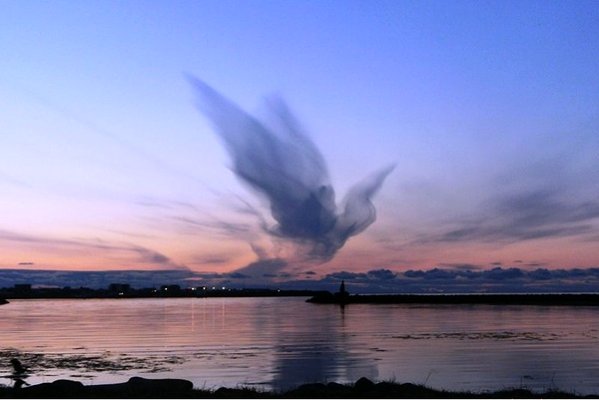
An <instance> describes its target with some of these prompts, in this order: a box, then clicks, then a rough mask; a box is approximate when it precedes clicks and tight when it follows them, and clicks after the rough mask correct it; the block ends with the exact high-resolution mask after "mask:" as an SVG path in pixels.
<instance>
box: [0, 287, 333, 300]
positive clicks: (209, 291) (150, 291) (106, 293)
mask: <svg viewBox="0 0 599 400" xmlns="http://www.w3.org/2000/svg"><path fill="white" fill-rule="evenodd" d="M23 286H24V287H23ZM324 293H327V292H323V291H317V290H282V289H281V290H279V289H233V288H220V287H219V288H216V287H204V288H202V287H200V288H185V289H183V288H180V287H179V286H178V285H164V286H162V287H160V288H144V289H134V288H131V287H129V286H128V285H118V286H115V287H113V288H108V289H90V288H31V287H30V286H29V285H21V286H19V285H17V286H15V287H13V288H1V289H0V304H3V303H2V300H3V299H142V298H143V299H145V298H213V297H310V296H317V295H322V294H324ZM5 301H6V300H5Z"/></svg>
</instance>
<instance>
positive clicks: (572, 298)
mask: <svg viewBox="0 0 599 400" xmlns="http://www.w3.org/2000/svg"><path fill="white" fill-rule="evenodd" d="M306 301H307V302H308V303H314V304H337V305H342V306H343V305H348V304H440V305H442V304H448V305H451V304H486V305H535V306H599V294H596V293H593V294H590V293H559V294H556V293H527V294H517V293H514V294H507V293H506V294H390V295H385V294H382V295H360V294H353V295H349V294H347V292H345V293H341V292H338V293H335V294H332V293H328V292H327V293H322V294H320V293H319V294H316V295H315V296H313V297H311V298H309V299H308V300H306Z"/></svg>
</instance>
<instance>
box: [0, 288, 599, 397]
mask: <svg viewBox="0 0 599 400" xmlns="http://www.w3.org/2000/svg"><path fill="white" fill-rule="evenodd" d="M0 311H1V313H2V314H0V315H2V319H1V320H0V359H2V360H4V361H2V362H0V374H1V375H4V378H1V379H0V383H3V384H10V383H11V381H10V379H8V378H6V375H8V374H9V372H10V365H9V362H8V361H9V359H10V358H11V357H17V358H20V359H22V361H24V363H28V364H29V365H30V367H31V369H32V371H31V375H30V377H28V378H27V382H28V383H31V384H33V383H39V382H47V381H53V380H55V379H60V378H66V379H77V380H81V381H82V382H84V383H86V384H91V383H108V382H120V381H124V380H126V379H128V377H130V376H132V375H138V376H144V377H149V378H151V377H177V378H184V379H189V380H191V381H193V382H194V384H195V386H196V387H200V388H216V387H218V386H230V387H231V386H238V385H256V386H258V387H261V388H266V389H271V388H274V389H285V388H289V387H292V386H296V385H298V384H301V383H305V382H325V381H337V382H351V381H355V380H356V379H358V378H359V377H362V376H366V377H368V378H370V379H373V380H395V381H397V382H413V383H426V384H427V385H429V386H432V387H434V388H439V389H449V390H476V391H479V390H496V389H503V388H509V387H521V386H523V387H527V388H530V389H533V390H546V389H549V388H560V389H563V390H575V391H577V392H578V393H583V394H588V393H599V381H597V379H596V377H597V376H599V346H598V345H599V330H598V328H599V308H593V307H567V306H554V307H542V306H488V305H450V306H443V305H425V306H424V305H423V306H419V305H398V304H377V305H372V304H352V305H349V306H346V307H345V308H343V309H342V308H340V307H339V306H336V305H316V304H309V303H305V299H304V298H210V299H107V300H97V299H94V300H13V301H11V303H10V304H7V305H4V306H2V307H0Z"/></svg>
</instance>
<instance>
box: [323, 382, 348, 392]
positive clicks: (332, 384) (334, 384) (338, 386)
mask: <svg viewBox="0 0 599 400" xmlns="http://www.w3.org/2000/svg"><path fill="white" fill-rule="evenodd" d="M327 389H329V390H347V389H348V387H347V386H345V385H342V384H340V383H337V382H329V383H327Z"/></svg>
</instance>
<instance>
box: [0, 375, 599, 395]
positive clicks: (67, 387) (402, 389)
mask: <svg viewBox="0 0 599 400" xmlns="http://www.w3.org/2000/svg"><path fill="white" fill-rule="evenodd" d="M0 398H199V399H201V398H214V399H236V398H244V399H250V398H265V399H268V398H421V399H423V398H425V399H426V398H431V399H432V398H518V399H530V398H599V396H597V395H593V396H576V395H575V394H573V393H566V392H561V391H557V390H555V391H547V392H544V393H535V392H531V391H529V390H526V389H509V390H502V391H496V392H478V393H474V392H448V391H443V390H435V389H431V388H427V387H425V386H422V385H414V384H411V383H403V384H402V383H394V382H379V383H374V382H372V381H370V380H369V379H367V378H360V379H359V380H357V381H356V382H355V383H353V384H348V385H342V384H339V383H334V382H331V383H328V384H323V383H312V384H305V385H302V386H299V387H297V388H295V389H292V390H288V391H286V392H269V391H260V390H255V389H252V388H243V387H239V388H219V389H216V390H200V389H194V388H193V384H192V383H191V382H190V381H187V380H183V379H144V378H138V377H134V378H131V379H129V380H128V381H127V382H124V383H117V384H107V385H88V386H85V385H83V384H82V383H81V382H77V381H72V380H64V379H63V380H57V381H54V382H52V383H43V384H39V385H32V386H26V387H23V388H20V389H15V388H10V387H0Z"/></svg>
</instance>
